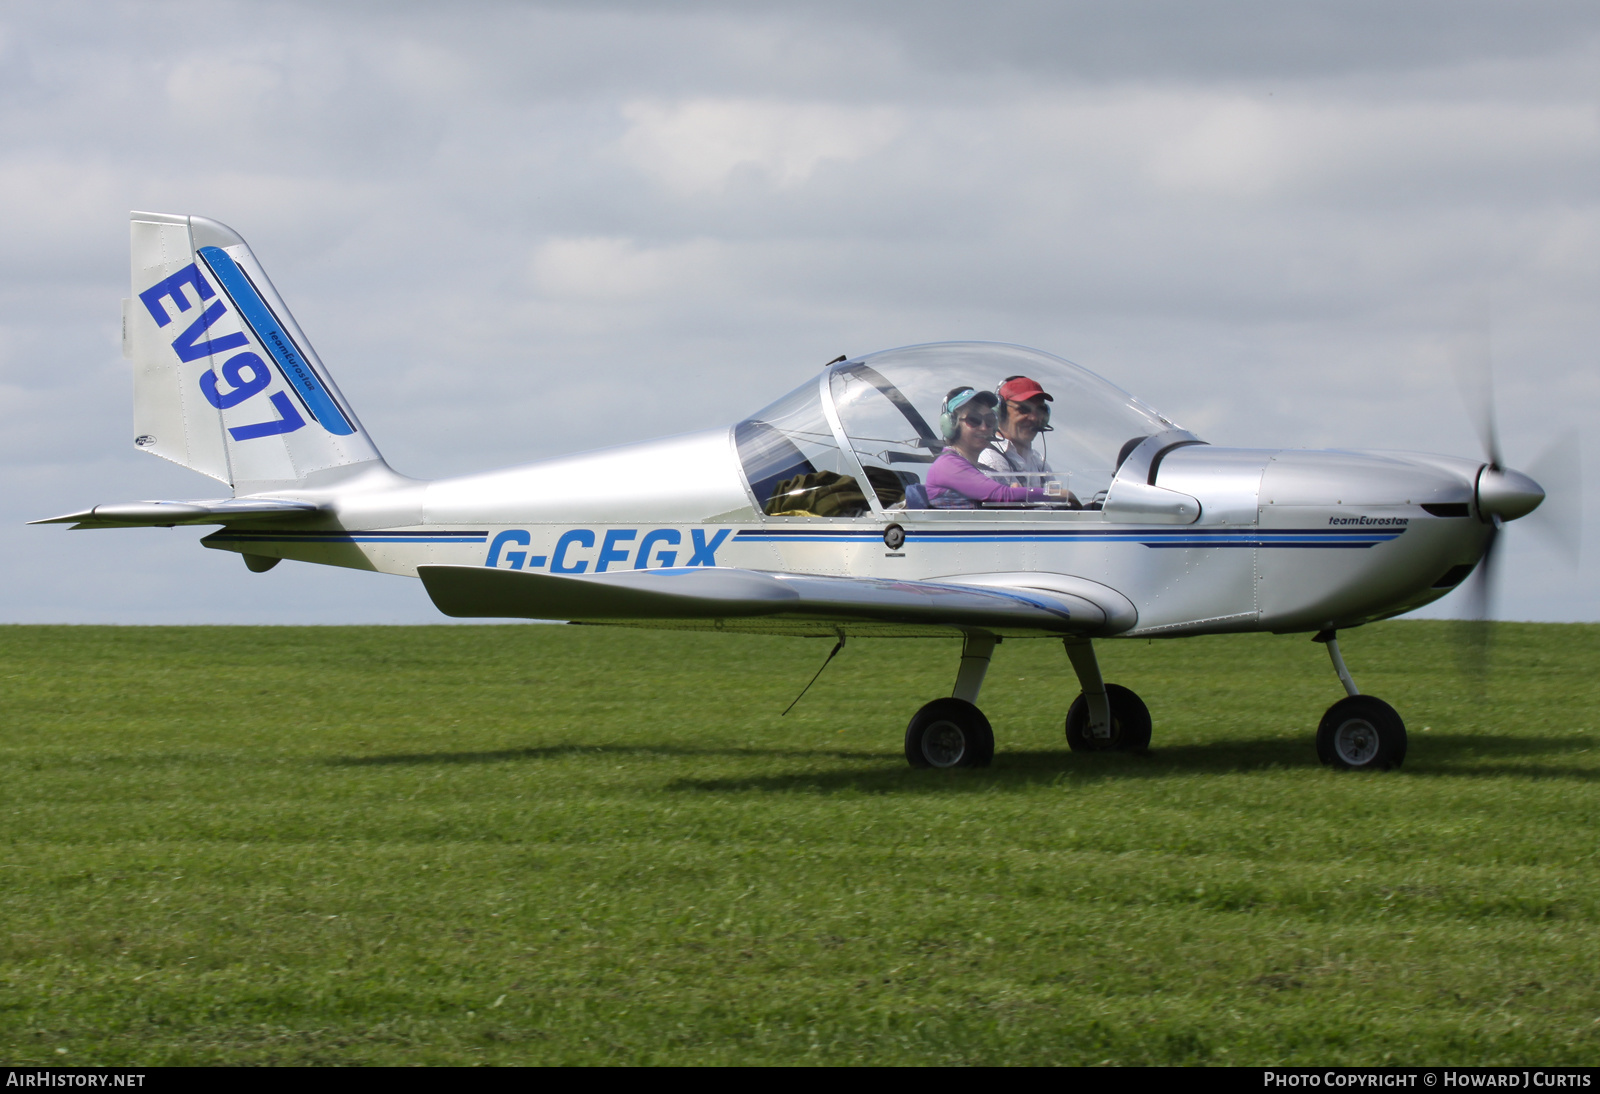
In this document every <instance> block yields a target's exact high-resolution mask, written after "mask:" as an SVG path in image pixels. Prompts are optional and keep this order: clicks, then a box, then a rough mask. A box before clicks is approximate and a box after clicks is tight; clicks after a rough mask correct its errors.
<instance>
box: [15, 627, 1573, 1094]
mask: <svg viewBox="0 0 1600 1094" xmlns="http://www.w3.org/2000/svg"><path fill="white" fill-rule="evenodd" d="M1450 626H1451V625H1450V624H1444V623H1426V622H1399V623H1388V624H1381V625H1377V626H1372V627H1367V628H1364V629H1362V630H1357V631H1352V632H1347V633H1346V634H1345V635H1342V636H1341V640H1342V644H1343V646H1344V652H1345V655H1346V658H1347V660H1348V661H1349V663H1350V666H1351V670H1352V672H1353V673H1354V674H1355V677H1356V680H1357V682H1358V683H1360V684H1361V686H1362V688H1363V689H1364V690H1367V691H1370V692H1372V693H1373V694H1376V695H1379V696H1381V697H1383V698H1386V699H1388V700H1389V701H1390V702H1392V703H1393V704H1394V705H1395V706H1396V707H1397V708H1399V710H1400V711H1401V713H1402V715H1404V716H1405V718H1406V720H1407V723H1408V726H1409V727H1410V730H1411V750H1410V755H1409V757H1408V759H1407V761H1406V766H1405V768H1404V769H1403V770H1402V771H1399V772H1394V773H1389V774H1382V775H1351V774H1338V773H1334V772H1331V771H1327V770H1324V769H1322V768H1320V767H1319V766H1318V765H1317V763H1316V758H1315V754H1314V751H1313V748H1312V743H1311V738H1312V731H1313V729H1314V727H1315V725H1316V722H1317V719H1318V717H1319V716H1320V715H1321V713H1322V711H1323V710H1324V709H1325V708H1326V707H1327V706H1328V704H1330V703H1331V702H1333V700H1335V699H1336V698H1338V697H1339V695H1340V694H1341V692H1340V690H1339V687H1338V683H1337V681H1336V680H1335V678H1334V676H1333V673H1332V670H1331V669H1330V668H1329V667H1328V662H1327V658H1326V656H1325V655H1324V653H1323V650H1322V648H1321V647H1319V646H1314V645H1312V643H1310V642H1309V641H1307V640H1306V639H1305V637H1304V636H1301V637H1294V638H1290V637H1271V636H1255V635H1252V636H1240V637H1228V638H1209V639H1192V640H1187V641H1171V642H1164V643H1163V642H1158V643H1146V642H1132V641H1129V642H1109V643H1102V644H1101V660H1102V664H1103V665H1104V666H1105V667H1106V670H1107V677H1108V679H1110V680H1113V681H1116V682H1120V683H1123V684H1126V685H1128V686H1130V687H1132V688H1134V689H1135V690H1136V691H1138V692H1139V693H1140V694H1141V695H1142V696H1143V697H1144V698H1145V700H1146V701H1147V702H1148V704H1149V706H1150V708H1151V711H1152V713H1153V715H1154V719H1155V736H1154V741H1153V748H1152V752H1151V754H1150V755H1148V756H1141V757H1132V756H1103V755H1091V756H1081V755H1074V754H1072V753H1069V752H1068V751H1067V750H1066V747H1065V742H1064V740H1063V738H1062V730H1061V719H1062V716H1063V714H1064V713H1065V710H1066V707H1067V704H1068V702H1069V701H1070V699H1071V698H1072V696H1073V695H1075V694H1076V690H1077V689H1076V685H1075V684H1073V683H1071V682H1070V681H1071V675H1070V671H1069V669H1068V667H1067V662H1066V657H1065V655H1064V654H1063V653H1062V651H1061V648H1060V646H1059V645H1058V644H1055V643H1050V642H1044V641H1036V642H1021V641H1013V642H1008V643H1006V644H1005V645H1004V646H1002V647H1001V648H1000V650H999V651H997V655H996V659H995V662H994V666H993V668H992V669H991V671H990V675H989V683H988V685H987V687H986V690H985V693H984V699H983V707H984V709H985V711H986V712H987V713H988V714H989V716H990V718H991V720H992V721H993V723H994V725H995V731H996V737H997V741H998V749H999V752H998V755H997V757H996V760H995V764H994V767H993V768H991V769H988V770H983V771H952V772H938V771H920V772H915V771H912V770H910V769H909V768H908V767H907V766H906V764H905V761H904V759H903V758H902V755H901V751H900V744H901V742H900V736H901V733H902V731H903V728H904V725H905V722H906V720H907V719H908V718H909V716H910V715H911V713H912V712H913V711H914V710H915V709H916V708H917V707H918V706H919V705H920V704H921V703H923V702H924V701H926V700H927V699H930V698H933V697H935V696H938V695H941V694H947V693H948V689H949V686H950V681H951V679H952V678H953V674H954V666H955V660H956V657H957V651H958V648H959V646H958V643H957V642H955V641H954V640H951V641H933V640H924V641H879V642H869V641H859V642H853V643H851V644H850V645H849V646H848V647H847V648H846V649H845V651H844V652H843V653H842V654H841V655H840V656H839V657H838V658H837V659H836V660H835V661H834V663H833V665H832V666H831V667H830V668H829V669H828V671H827V672H826V673H825V674H824V675H823V677H822V679H821V680H820V681H819V682H818V683H817V685H816V686H815V687H814V688H813V689H812V691H811V692H810V694H808V695H807V696H806V698H805V699H804V700H803V701H802V702H801V704H800V705H799V706H798V707H797V708H796V709H795V711H794V713H792V714H790V715H789V716H788V717H786V718H780V717H778V713H779V711H781V710H782V709H783V707H784V706H785V704H787V703H788V702H789V700H790V699H791V698H793V696H794V694H795V692H796V691H798V690H799V688H800V686H801V685H802V684H803V683H804V682H805V680H806V679H807V678H808V677H809V676H810V675H811V673H812V672H813V671H815V669H816V666H817V665H818V664H820V663H821V660H822V658H823V656H824V654H825V653H826V652H827V649H828V645H829V643H827V642H826V641H821V640H810V641H806V640H798V639H777V638H736V637H730V636H719V635H699V634H681V633H656V632H629V631H611V630H603V629H596V628H579V627H540V626H506V627H438V628H221V627H199V628H98V627H0V674H3V675H4V677H5V686H4V689H3V692H0V765H3V777H4V809H3V813H0V816H4V820H5V824H4V836H3V844H0V893H3V902H0V916H3V933H0V1062H4V1063H11V1064H47V1063H67V1064H119V1065H131V1064H145V1065H154V1064H185V1063H306V1064H311V1063H378V1064H395V1063H439V1064H446V1063H552V1064H553V1063H564V1064H574V1063H640V1064H642V1063H802V1062H818V1063H834V1064H838V1063H856V1062H864V1063H883V1064H891V1063H893V1064H914V1063H971V1064H997V1063H1019V1064H1022V1063H1029V1064H1036V1063H1062V1064H1075V1063H1099V1062H1103V1061H1104V1062H1111V1063H1127V1064H1140V1063H1174V1064H1180V1063H1181V1064H1188V1063H1208V1062H1209V1063H1240V1064H1267V1063H1319V1064H1321V1063H1380V1062H1384V1061H1390V1062H1395V1063H1404V1064H1429V1063H1454V1064H1468V1063H1476V1064H1490V1063H1494V1064H1505V1063H1545V1064H1555V1063H1573V1064H1590V1065H1593V1064H1596V1063H1600V869H1597V867H1600V858H1597V852H1600V839H1597V837H1600V782H1597V779H1600V732H1597V730H1600V671H1597V670H1600V626H1570V625H1561V626H1558V625H1502V626H1500V627H1499V628H1498V631H1497V635H1496V646H1495V661H1494V663H1495V675H1494V676H1493V678H1492V680H1491V681H1490V683H1489V686H1488V689H1487V695H1486V697H1485V696H1484V695H1483V694H1475V693H1474V691H1473V689H1472V688H1470V687H1467V686H1466V685H1464V684H1463V682H1462V678H1461V676H1460V674H1459V672H1458V668H1457V662H1456V660H1455V658H1454V656H1453V653H1452V647H1451V645H1450V642H1449V637H1450V632H1449V628H1450Z"/></svg>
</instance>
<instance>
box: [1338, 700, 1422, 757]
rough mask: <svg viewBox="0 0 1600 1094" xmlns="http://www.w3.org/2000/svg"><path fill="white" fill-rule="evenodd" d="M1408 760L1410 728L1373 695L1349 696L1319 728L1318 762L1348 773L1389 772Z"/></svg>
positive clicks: (1339, 703) (1392, 710)
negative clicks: (1407, 734)
mask: <svg viewBox="0 0 1600 1094" xmlns="http://www.w3.org/2000/svg"><path fill="white" fill-rule="evenodd" d="M1405 758H1406V724H1405V722H1403V721H1401V720H1400V715H1399V714H1398V713H1397V712H1396V711H1395V709H1394V707H1392V706H1390V705H1389V704H1388V703H1385V702H1384V701H1383V700H1382V699H1377V698H1374V697H1373V696H1371V695H1349V696H1346V697H1345V698H1343V699H1340V700H1339V701H1338V702H1337V703H1335V704H1333V706H1331V707H1329V708H1328V713H1326V714H1324V715H1323V716H1322V722H1321V724H1320V725H1318V726H1317V759H1319V760H1321V761H1322V762H1323V763H1325V764H1327V765H1328V766H1329V767H1339V768H1344V769H1345V770H1347V771H1387V770H1389V769H1390V768H1392V767H1399V766H1400V764H1401V763H1402V762H1403V761H1404V760H1405Z"/></svg>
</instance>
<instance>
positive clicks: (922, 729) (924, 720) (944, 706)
mask: <svg viewBox="0 0 1600 1094" xmlns="http://www.w3.org/2000/svg"><path fill="white" fill-rule="evenodd" d="M999 642H1000V640H999V639H998V638H996V637H995V636H994V635H992V634H988V633H986V632H982V631H978V632H972V633H969V634H966V635H965V636H964V637H963V638H962V642H961V667H960V669H958V670H957V671H956V686H955V688H954V689H953V690H952V691H951V694H950V698H948V699H935V700H934V701H933V702H931V703H929V704H928V705H927V706H925V707H923V708H922V709H921V710H919V711H917V712H916V714H914V715H912V716H911V724H910V725H908V726H906V760H907V762H908V763H910V764H911V766H912V767H988V766H989V761H990V760H992V759H994V730H993V729H991V728H990V727H989V719H987V718H985V717H984V716H983V711H981V710H979V709H978V706H977V703H978V692H979V691H981V690H982V689H983V677H984V674H985V673H987V672H988V671H989V658H990V657H991V656H993V654H994V648H995V646H996V645H998V644H999Z"/></svg>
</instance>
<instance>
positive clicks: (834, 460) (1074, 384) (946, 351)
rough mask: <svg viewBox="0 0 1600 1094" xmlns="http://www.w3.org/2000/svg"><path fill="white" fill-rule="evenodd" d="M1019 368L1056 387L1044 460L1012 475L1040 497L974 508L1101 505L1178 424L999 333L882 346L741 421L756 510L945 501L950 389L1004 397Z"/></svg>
mask: <svg viewBox="0 0 1600 1094" xmlns="http://www.w3.org/2000/svg"><path fill="white" fill-rule="evenodd" d="M1018 376H1025V377H1028V378H1030V379H1032V380H1033V381H1035V382H1036V383H1037V385H1038V387H1039V388H1040V389H1042V390H1043V391H1044V392H1047V393H1048V394H1049V397H1050V402H1049V410H1048V414H1047V415H1046V417H1045V419H1044V420H1045V422H1046V423H1047V424H1046V425H1045V427H1044V429H1043V430H1042V431H1041V432H1040V433H1039V434H1038V435H1037V436H1036V437H1035V438H1033V440H1032V443H1031V452H1032V453H1033V456H1034V457H1035V459H1034V460H1033V461H1032V463H1031V464H1030V467H1032V466H1035V465H1037V466H1038V467H1040V468H1041V469H1039V470H1031V469H1030V470H1025V471H1016V470H1010V472H1009V473H1008V474H1007V475H1005V476H1003V478H1004V479H1005V480H1006V481H1010V482H1017V483H1021V484H1025V485H1027V486H1036V487H1037V488H1038V489H1037V490H1033V491H1029V493H1030V494H1031V495H1037V496H1030V497H1029V498H1028V499H1026V500H1010V501H979V502H972V503H971V504H970V505H969V506H967V507H968V508H970V509H971V510H972V511H983V510H1016V509H1028V510H1056V511H1062V510H1069V509H1098V508H1099V506H1100V503H1101V501H1103V500H1104V498H1105V496H1106V492H1107V491H1108V490H1109V489H1110V486H1111V482H1112V479H1113V478H1114V477H1115V475H1116V472H1117V469H1118V468H1119V467H1120V466H1121V465H1122V462H1123V460H1125V459H1126V458H1127V456H1128V454H1129V453H1130V452H1132V451H1133V450H1134V449H1135V448H1136V447H1138V445H1139V444H1140V442H1142V441H1144V440H1145V438H1147V437H1150V436H1154V435H1157V434H1163V433H1168V432H1171V431H1173V430H1176V429H1177V428H1178V427H1176V426H1174V425H1173V423H1172V422H1170V421H1168V420H1167V419H1166V418H1164V417H1162V416H1161V415H1160V414H1158V413H1156V412H1155V411H1154V410H1152V409H1151V408H1149V407H1148V406H1145V405H1144V404H1143V403H1141V402H1140V401H1139V400H1138V399H1136V398H1134V397H1133V396H1132V395H1129V394H1128V393H1127V392H1125V391H1123V390H1122V389H1120V388H1118V387H1116V386H1115V385H1113V384H1111V383H1108V382H1107V381H1105V380H1103V379H1101V378H1100V377H1098V376H1096V375H1094V374H1093V373H1091V372H1089V371H1088V370H1086V369H1083V368H1080V367H1079V366H1077V365H1074V364H1072V363H1071V362H1070V361H1066V360H1063V359H1062V358H1059V357H1055V356H1052V355H1050V354H1048V353H1042V352H1040V351H1038V350H1032V349H1026V348H1024V347H1021V346H1011V345H1004V344H1000V343H992V342H941V343H934V344H930V345H922V346H908V347H904V348H901V349H891V350H885V351H883V352H881V353H874V354H869V355H868V356H865V357H859V358H849V359H843V360H839V361H836V362H834V363H833V364H830V365H829V366H828V367H827V368H826V369H824V370H823V372H822V374H821V375H820V376H819V377H816V378H814V379H812V380H808V381H807V382H806V383H804V384H802V385H801V386H800V387H798V388H796V389H795V390H794V391H791V392H790V393H789V394H788V395H785V396H784V397H783V398H781V399H779V400H778V401H777V402H775V403H773V404H772V405H771V406H768V407H766V408H765V409H763V410H760V411H758V412H757V413H755V414H753V415H751V416H750V417H749V418H746V419H745V420H744V421H742V422H740V423H739V424H738V425H736V426H735V427H734V440H735V443H736V445H737V447H738V452H739V460H740V463H741V464H742V466H743V469H744V474H745V480H746V482H747V484H748V485H749V488H750V492H751V494H752V496H753V498H754V500H755V503H756V506H757V508H758V510H759V511H760V512H762V513H764V514H765V515H766V516H769V517H813V518H815V517H834V518H838V517H859V516H867V515H870V514H873V513H874V512H875V511H878V512H881V513H883V514H885V515H891V516H892V515H893V514H894V513H896V512H901V511H904V510H908V509H909V510H921V509H930V508H936V507H939V506H938V505H936V504H935V503H934V502H932V501H931V500H930V490H929V484H928V481H927V478H928V473H929V470H930V468H931V466H932V465H933V464H934V462H935V461H936V460H937V459H939V457H940V454H941V453H943V452H944V451H945V450H946V449H947V448H948V447H950V444H949V440H948V439H947V438H946V437H945V435H944V433H943V429H942V423H941V412H942V410H943V409H944V407H945V401H946V398H947V397H948V395H949V394H950V393H951V392H952V391H955V390H958V389H961V388H963V387H970V388H974V389H976V390H977V391H978V392H987V393H991V396H990V402H992V403H997V402H1001V400H1000V399H999V398H998V396H995V395H993V394H992V393H995V392H997V391H998V390H999V389H1000V387H1001V384H1002V383H1003V382H1004V381H1006V380H1007V379H1010V378H1014V377H1018ZM992 443H993V445H994V446H995V447H996V448H997V450H998V449H999V448H1000V447H1003V446H1004V445H1005V443H1006V439H1005V438H1004V437H1002V436H1001V435H999V434H996V435H995V437H994V438H993V442H992ZM985 473H986V474H991V477H992V473H991V472H989V471H987V470H985ZM932 493H933V494H935V495H938V494H940V493H943V492H942V491H934V492H932Z"/></svg>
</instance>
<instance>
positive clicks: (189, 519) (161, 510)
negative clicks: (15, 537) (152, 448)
mask: <svg viewBox="0 0 1600 1094" xmlns="http://www.w3.org/2000/svg"><path fill="white" fill-rule="evenodd" d="M320 508H321V507H320V506H317V505H313V504H312V503H310V502H305V501H274V500H272V499H267V498H222V499H219V500H217V501H129V502H122V503H121V504H118V505H96V506H95V507H94V508H93V509H85V510H83V511H82V512H79V513H67V514H66V515H64V516H59V517H46V518H45V519H43V520H31V521H29V522H28V523H29V524H70V525H72V527H73V528H75V529H76V528H138V527H146V528H171V527H173V526H174V525H177V524H228V523H230V522H232V521H235V520H246V519H251V520H260V519H262V518H263V517H303V516H307V515H309V514H311V513H315V512H318V511H319V509H320Z"/></svg>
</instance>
